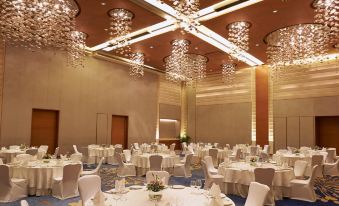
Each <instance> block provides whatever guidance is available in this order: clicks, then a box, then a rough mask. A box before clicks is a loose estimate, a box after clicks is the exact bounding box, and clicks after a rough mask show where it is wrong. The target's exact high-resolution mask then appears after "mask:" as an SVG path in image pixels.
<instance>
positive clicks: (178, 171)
mask: <svg viewBox="0 0 339 206" xmlns="http://www.w3.org/2000/svg"><path fill="white" fill-rule="evenodd" d="M192 157H193V154H189V155H187V157H186V161H185V163H184V164H175V165H174V172H173V173H174V174H173V175H174V176H176V177H186V178H187V177H191V176H192V172H191V162H192Z"/></svg>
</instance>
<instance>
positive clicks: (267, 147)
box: [263, 144, 270, 154]
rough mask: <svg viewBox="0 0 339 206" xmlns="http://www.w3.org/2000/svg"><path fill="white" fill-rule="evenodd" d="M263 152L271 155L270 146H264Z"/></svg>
mask: <svg viewBox="0 0 339 206" xmlns="http://www.w3.org/2000/svg"><path fill="white" fill-rule="evenodd" d="M263 152H265V153H267V154H269V153H270V146H269V145H267V144H266V145H264V149H263Z"/></svg>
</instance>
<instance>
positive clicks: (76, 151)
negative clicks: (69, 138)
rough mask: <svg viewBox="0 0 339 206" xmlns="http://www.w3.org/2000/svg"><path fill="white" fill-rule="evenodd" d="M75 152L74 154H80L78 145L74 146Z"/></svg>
mask: <svg viewBox="0 0 339 206" xmlns="http://www.w3.org/2000/svg"><path fill="white" fill-rule="evenodd" d="M73 150H74V153H80V152H79V151H78V147H77V146H76V145H73Z"/></svg>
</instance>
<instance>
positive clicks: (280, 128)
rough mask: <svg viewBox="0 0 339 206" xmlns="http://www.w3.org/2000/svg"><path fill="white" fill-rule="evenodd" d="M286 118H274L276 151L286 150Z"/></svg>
mask: <svg viewBox="0 0 339 206" xmlns="http://www.w3.org/2000/svg"><path fill="white" fill-rule="evenodd" d="M286 129H287V125H286V117H274V138H275V140H274V147H275V150H279V149H286V146H287V145H286V141H287V140H286V135H287V134H286Z"/></svg>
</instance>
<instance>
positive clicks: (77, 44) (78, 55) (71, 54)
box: [67, 31, 87, 68]
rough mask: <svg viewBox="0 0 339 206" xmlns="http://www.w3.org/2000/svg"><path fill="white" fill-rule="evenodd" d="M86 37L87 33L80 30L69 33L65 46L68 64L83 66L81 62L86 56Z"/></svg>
mask: <svg viewBox="0 0 339 206" xmlns="http://www.w3.org/2000/svg"><path fill="white" fill-rule="evenodd" d="M86 38H87V34H85V33H83V32H80V31H72V32H71V33H70V38H69V43H68V46H67V53H68V55H67V57H68V64H69V65H70V66H71V67H75V68H76V67H77V68H79V67H84V65H83V62H84V58H85V56H86V50H85V48H86V42H85V41H86Z"/></svg>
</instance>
